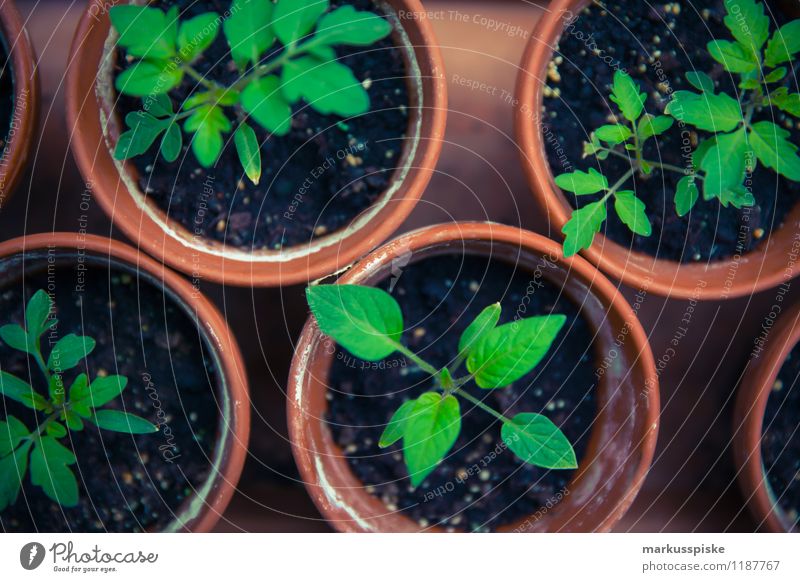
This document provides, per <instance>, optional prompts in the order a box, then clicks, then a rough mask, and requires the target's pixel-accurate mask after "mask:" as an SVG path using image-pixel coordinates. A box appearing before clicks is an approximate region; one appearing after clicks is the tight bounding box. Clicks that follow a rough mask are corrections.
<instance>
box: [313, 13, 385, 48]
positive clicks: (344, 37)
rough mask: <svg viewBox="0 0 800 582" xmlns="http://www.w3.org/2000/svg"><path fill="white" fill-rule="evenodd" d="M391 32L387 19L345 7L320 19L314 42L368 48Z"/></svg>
mask: <svg viewBox="0 0 800 582" xmlns="http://www.w3.org/2000/svg"><path fill="white" fill-rule="evenodd" d="M390 32H392V25H391V24H389V22H388V21H387V20H386V19H385V18H382V17H380V16H378V15H377V14H373V13H372V12H367V11H361V10H356V9H355V8H354V7H353V6H350V5H345V6H340V7H339V8H337V9H336V10H333V11H332V12H329V13H328V14H325V15H324V16H323V17H322V18H320V20H319V24H318V25H317V31H316V34H315V35H314V39H313V41H312V42H314V43H321V44H326V45H331V44H340V45H352V46H368V45H371V44H373V43H375V42H377V41H379V40H381V39H383V38H386V37H387V36H388V35H389V33H390Z"/></svg>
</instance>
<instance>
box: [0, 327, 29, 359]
mask: <svg viewBox="0 0 800 582" xmlns="http://www.w3.org/2000/svg"><path fill="white" fill-rule="evenodd" d="M0 339H2V340H3V342H5V343H6V345H8V346H9V347H11V348H14V349H15V350H19V351H20V352H26V353H32V352H34V351H35V350H36V340H35V339H31V338H30V337H29V336H28V334H27V333H26V332H25V330H24V329H23V328H22V326H21V325H17V324H16V323H9V324H8V325H4V326H3V327H0Z"/></svg>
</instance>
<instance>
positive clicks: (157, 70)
mask: <svg viewBox="0 0 800 582" xmlns="http://www.w3.org/2000/svg"><path fill="white" fill-rule="evenodd" d="M182 79H183V70H182V69H181V68H180V67H178V66H177V65H175V64H174V63H172V62H170V61H137V62H135V63H134V64H133V65H131V66H130V67H129V68H127V69H125V70H124V71H122V73H120V74H119V75H118V76H117V79H116V81H115V82H114V86H115V87H116V88H117V91H119V92H120V93H124V94H125V95H131V96H133V97H145V96H147V95H156V94H160V93H167V92H169V91H171V90H172V89H174V88H175V87H177V86H178V85H180V83H181V80H182Z"/></svg>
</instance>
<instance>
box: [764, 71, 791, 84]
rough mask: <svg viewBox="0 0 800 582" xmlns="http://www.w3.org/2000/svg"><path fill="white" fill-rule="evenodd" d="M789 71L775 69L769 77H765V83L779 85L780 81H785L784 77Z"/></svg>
mask: <svg viewBox="0 0 800 582" xmlns="http://www.w3.org/2000/svg"><path fill="white" fill-rule="evenodd" d="M788 72H789V71H788V70H787V69H786V67H781V68H779V69H775V70H774V71H772V72H771V73H770V74H769V75H767V76H766V77H764V81H765V82H767V83H777V82H778V81H783V79H784V77H786V74H787V73H788Z"/></svg>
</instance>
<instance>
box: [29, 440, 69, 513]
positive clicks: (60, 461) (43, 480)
mask: <svg viewBox="0 0 800 582" xmlns="http://www.w3.org/2000/svg"><path fill="white" fill-rule="evenodd" d="M75 462H76V459H75V455H74V454H73V453H72V451H70V450H69V449H68V448H66V447H65V446H64V445H62V444H61V443H59V442H58V441H57V440H56V439H54V438H53V437H51V436H43V437H41V438H40V439H39V440H38V441H37V442H36V445H35V446H34V447H33V451H31V483H33V484H34V485H38V486H39V487H41V488H42V490H44V492H45V494H46V495H47V496H48V497H49V498H50V499H52V500H53V501H55V502H56V503H58V504H59V505H61V506H62V507H74V506H75V505H77V504H78V482H77V480H76V479H75V475H74V474H73V472H72V470H71V469H70V468H69V466H68V465H72V464H74V463H75Z"/></svg>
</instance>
